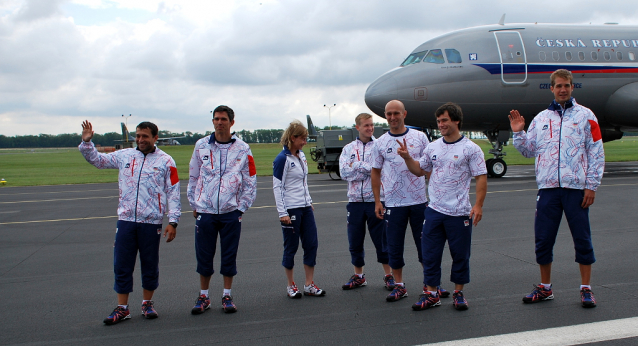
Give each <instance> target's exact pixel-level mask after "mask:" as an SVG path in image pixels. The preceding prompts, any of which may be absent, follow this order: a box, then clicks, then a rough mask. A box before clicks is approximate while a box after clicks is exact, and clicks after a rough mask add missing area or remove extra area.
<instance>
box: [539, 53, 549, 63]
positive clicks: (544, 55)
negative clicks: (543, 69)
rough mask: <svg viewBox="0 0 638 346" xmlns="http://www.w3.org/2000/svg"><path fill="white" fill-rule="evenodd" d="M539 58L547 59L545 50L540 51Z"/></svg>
mask: <svg viewBox="0 0 638 346" xmlns="http://www.w3.org/2000/svg"><path fill="white" fill-rule="evenodd" d="M538 58H539V59H541V61H545V60H547V55H546V54H545V52H543V51H541V52H539V53H538Z"/></svg>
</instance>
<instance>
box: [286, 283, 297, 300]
mask: <svg viewBox="0 0 638 346" xmlns="http://www.w3.org/2000/svg"><path fill="white" fill-rule="evenodd" d="M286 290H287V291H288V297H290V298H292V299H298V298H301V292H299V289H297V285H295V283H294V282H293V283H292V285H291V286H288V287H287V288H286Z"/></svg>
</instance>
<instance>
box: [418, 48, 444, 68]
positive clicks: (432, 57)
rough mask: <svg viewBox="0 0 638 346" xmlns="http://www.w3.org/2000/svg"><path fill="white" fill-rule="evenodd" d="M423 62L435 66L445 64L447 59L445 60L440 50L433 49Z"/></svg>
mask: <svg viewBox="0 0 638 346" xmlns="http://www.w3.org/2000/svg"><path fill="white" fill-rule="evenodd" d="M423 62H432V63H435V64H443V63H445V59H443V53H442V52H441V50H440V49H432V50H431V51H430V52H429V53H428V55H426V56H425V58H423Z"/></svg>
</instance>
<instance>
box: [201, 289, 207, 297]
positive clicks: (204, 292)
mask: <svg viewBox="0 0 638 346" xmlns="http://www.w3.org/2000/svg"><path fill="white" fill-rule="evenodd" d="M202 294H203V295H205V296H206V297H208V290H201V291H199V295H202Z"/></svg>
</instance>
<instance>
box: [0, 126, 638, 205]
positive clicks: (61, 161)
mask: <svg viewBox="0 0 638 346" xmlns="http://www.w3.org/2000/svg"><path fill="white" fill-rule="evenodd" d="M475 142H476V143H477V144H478V145H479V146H480V147H481V148H482V149H483V151H484V152H485V154H486V158H489V157H491V155H489V154H488V150H489V149H490V148H491V145H490V144H489V142H488V141H487V140H475ZM311 145H312V143H309V144H308V145H307V146H306V150H305V152H306V154H307V155H308V156H307V157H308V160H309V162H308V165H309V173H317V166H316V164H315V163H314V162H313V161H312V160H311V159H310V155H309V152H310V147H311ZM250 147H251V150H252V152H253V156H254V157H255V164H256V166H257V174H258V175H260V176H264V175H272V161H273V160H274V158H275V156H277V154H278V153H279V152H280V151H281V147H280V146H279V144H251V145H250ZM161 149H162V150H164V151H166V152H167V153H169V154H170V155H171V156H172V157H173V158H174V159H175V162H176V163H177V168H178V171H179V176H180V178H181V179H182V180H184V179H187V178H188V163H189V162H190V158H191V155H192V153H193V146H192V145H182V146H172V147H161ZM505 151H506V152H507V156H506V157H505V161H506V162H507V164H508V165H530V164H533V163H534V159H526V158H524V157H523V156H521V154H520V153H519V152H518V151H516V149H514V147H513V146H512V145H509V146H506V147H505ZM605 156H606V160H607V162H619V161H638V137H627V138H623V139H621V140H619V141H613V142H608V143H605ZM0 178H4V179H5V180H6V181H7V184H6V186H29V185H59V184H86V183H109V182H116V181H117V170H112V169H103V170H100V169H96V168H95V167H93V166H91V165H90V164H88V163H87V162H86V161H85V160H84V158H83V157H82V155H81V154H80V152H79V151H78V149H77V148H40V149H0ZM9 191H10V190H4V191H3V190H2V186H0V193H2V192H5V193H6V192H9Z"/></svg>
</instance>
